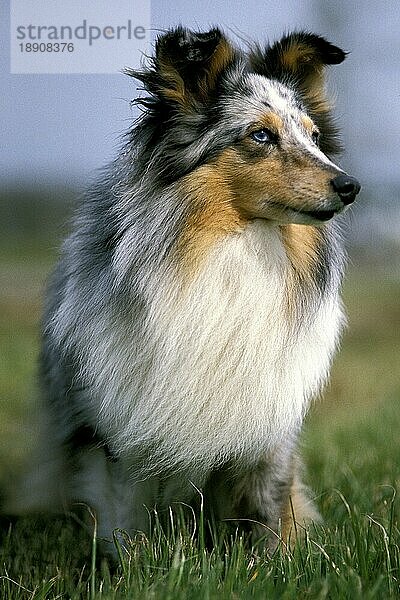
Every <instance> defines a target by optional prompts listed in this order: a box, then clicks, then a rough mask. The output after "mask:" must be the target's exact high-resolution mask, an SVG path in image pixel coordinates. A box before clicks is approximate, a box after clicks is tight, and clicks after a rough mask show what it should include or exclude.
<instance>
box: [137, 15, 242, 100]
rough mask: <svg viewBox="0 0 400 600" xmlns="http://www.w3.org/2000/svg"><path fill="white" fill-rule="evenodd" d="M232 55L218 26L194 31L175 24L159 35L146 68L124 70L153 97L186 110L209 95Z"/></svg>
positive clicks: (207, 98)
mask: <svg viewBox="0 0 400 600" xmlns="http://www.w3.org/2000/svg"><path fill="white" fill-rule="evenodd" d="M234 57H235V50H234V48H233V46H232V45H231V44H230V43H229V41H228V40H227V39H226V37H225V36H224V35H223V33H222V32H221V31H220V30H219V29H217V28H214V29H211V30H210V31H207V32H195V31H191V30H190V29H186V28H184V27H181V26H179V27H176V28H175V29H171V30H170V31H167V33H165V34H164V35H161V36H159V38H158V40H157V42H156V51H155V56H154V57H153V59H152V63H151V68H150V69H147V70H146V71H144V72H137V71H132V70H126V72H127V73H128V74H130V75H133V76H134V77H136V78H137V79H140V80H141V81H142V82H143V83H144V85H145V88H146V89H147V90H148V91H149V92H150V93H151V94H152V96H153V98H157V99H158V100H159V101H161V102H162V103H163V104H164V105H168V106H169V107H171V108H174V109H178V110H179V109H184V110H186V111H187V110H190V109H191V108H193V105H194V104H195V103H196V102H198V101H200V102H207V101H208V100H209V99H210V98H211V97H212V95H213V93H214V92H215V90H216V87H217V83H218V79H219V76H220V75H221V74H222V73H223V71H224V70H225V69H226V68H227V67H228V65H229V64H230V63H232V61H233V59H234Z"/></svg>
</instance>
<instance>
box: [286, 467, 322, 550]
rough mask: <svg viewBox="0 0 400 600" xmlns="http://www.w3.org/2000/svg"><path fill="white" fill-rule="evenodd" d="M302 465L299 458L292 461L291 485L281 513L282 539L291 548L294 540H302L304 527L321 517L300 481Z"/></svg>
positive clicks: (318, 520) (317, 521) (319, 519)
mask: <svg viewBox="0 0 400 600" xmlns="http://www.w3.org/2000/svg"><path fill="white" fill-rule="evenodd" d="M302 470H303V469H302V465H301V463H300V460H299V458H297V457H296V458H295V459H294V473H293V483H292V485H291V489H290V497H289V498H288V501H287V503H286V505H285V507H284V510H283V513H282V518H281V519H282V530H281V534H282V539H283V541H284V542H285V543H286V544H287V545H288V546H289V548H293V546H294V544H295V543H296V540H298V539H302V538H304V535H305V530H304V527H305V526H307V525H309V524H310V523H312V522H314V523H319V522H320V521H321V517H320V515H319V513H318V511H317V509H316V508H315V506H314V503H313V502H312V500H311V499H310V497H309V494H308V490H307V488H306V486H305V485H304V484H303V483H302V480H301V471H302Z"/></svg>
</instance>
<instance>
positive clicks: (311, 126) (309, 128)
mask: <svg viewBox="0 0 400 600" xmlns="http://www.w3.org/2000/svg"><path fill="white" fill-rule="evenodd" d="M301 122H302V123H303V127H304V128H305V129H306V130H307V131H308V132H310V133H312V132H313V131H314V129H315V126H314V123H313V121H312V120H311V119H310V117H308V116H307V115H302V116H301Z"/></svg>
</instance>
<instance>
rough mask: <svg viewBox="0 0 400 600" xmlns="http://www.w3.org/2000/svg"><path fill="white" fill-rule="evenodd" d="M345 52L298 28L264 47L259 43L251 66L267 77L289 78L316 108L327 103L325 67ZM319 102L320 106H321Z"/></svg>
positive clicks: (334, 62) (285, 81)
mask: <svg viewBox="0 0 400 600" xmlns="http://www.w3.org/2000/svg"><path fill="white" fill-rule="evenodd" d="M345 58H346V54H345V52H343V50H341V49H340V48H338V47H337V46H334V45H333V44H330V43H329V42H327V41H326V40H325V39H324V38H322V37H320V36H318V35H314V34H312V33H307V32H304V31H302V32H295V33H291V34H289V35H287V36H285V37H283V38H282V39H281V40H280V41H278V42H276V43H275V44H273V46H268V47H267V48H265V49H264V50H262V49H261V48H259V47H257V48H255V50H254V51H253V52H251V54H250V64H251V68H252V70H254V71H255V72H256V73H259V74H261V75H265V76H266V77H270V78H273V79H278V80H279V81H282V82H283V83H287V82H288V81H289V82H291V83H292V84H294V85H295V86H297V87H298V89H299V91H300V93H301V95H302V96H303V98H304V100H305V101H306V102H307V101H309V102H310V103H312V105H313V109H314V110H318V109H319V110H320V111H322V112H323V111H324V110H327V109H328V108H329V107H327V106H326V96H325V85H324V84H325V81H324V71H325V67H326V65H337V64H339V63H341V62H343V61H344V59H345ZM318 105H319V106H318Z"/></svg>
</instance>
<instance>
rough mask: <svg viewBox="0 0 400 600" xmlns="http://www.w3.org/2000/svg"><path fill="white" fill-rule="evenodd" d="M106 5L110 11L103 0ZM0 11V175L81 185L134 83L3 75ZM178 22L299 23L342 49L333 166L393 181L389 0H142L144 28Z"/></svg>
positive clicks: (125, 123)
mask: <svg viewBox="0 0 400 600" xmlns="http://www.w3.org/2000/svg"><path fill="white" fill-rule="evenodd" d="M26 2H30V0H26ZM94 3H95V2H94V1H93V2H92V3H91V4H92V5H93V4H94ZM109 6H110V11H112V7H113V3H111V2H110V3H109ZM0 11H1V15H0V16H1V20H0V21H1V39H2V46H1V47H2V53H1V55H2V56H1V60H2V64H1V77H2V81H1V90H2V91H1V98H0V102H1V117H2V127H1V129H2V140H1V141H2V149H1V156H0V179H1V181H2V182H3V183H5V182H7V183H14V182H25V183H26V182H28V183H29V182H31V183H32V184H41V183H45V182H46V181H57V182H59V183H61V184H68V183H69V182H72V183H76V182H78V183H79V184H81V183H82V182H84V181H86V180H87V179H88V178H89V177H92V176H93V174H94V172H95V170H96V169H97V168H99V167H101V166H102V165H103V164H104V163H106V162H107V161H109V160H110V159H111V158H112V157H113V156H114V155H115V152H116V149H117V147H118V140H119V136H120V135H121V134H122V133H123V132H124V130H125V129H127V128H128V127H129V125H130V123H131V121H132V119H133V118H134V117H135V114H136V113H135V112H134V111H132V109H131V107H130V104H129V101H130V99H132V98H133V97H135V95H136V83H135V82H134V81H133V80H131V79H130V78H128V77H126V76H124V75H121V74H115V75H99V74H81V75H66V74H62V75H60V74H52V75H36V74H35V75H21V74H19V75H11V74H10V56H9V38H10V33H9V27H10V21H9V7H7V1H4V0H2V2H1V9H0ZM110 14H112V13H111V12H110ZM178 23H183V24H184V25H187V26H189V27H193V28H196V29H198V28H200V29H202V28H204V29H208V28H209V27H210V25H214V24H217V25H220V26H222V27H223V28H225V30H226V31H227V32H228V33H229V32H236V34H238V36H240V35H243V36H244V37H246V38H253V39H257V40H260V41H261V40H266V39H267V38H268V39H270V40H273V39H276V38H277V37H279V36H280V35H281V34H282V33H283V32H284V31H287V30H290V29H293V28H296V29H299V28H301V29H308V30H311V31H315V32H317V33H320V34H322V35H324V36H325V37H327V38H328V39H329V40H330V41H332V42H334V43H335V44H337V45H339V46H341V47H342V48H344V49H345V50H347V51H349V52H350V54H349V56H348V58H347V60H346V61H345V63H344V64H343V65H340V66H338V67H334V68H332V69H331V70H330V83H331V87H332V88H333V89H334V90H336V95H337V114H338V117H339V120H340V122H341V123H342V126H343V130H344V140H345V143H346V145H347V153H346V155H345V156H344V157H343V159H342V164H343V166H344V167H345V168H346V169H347V170H349V172H352V173H354V174H355V175H357V176H358V177H359V178H360V179H361V180H362V181H363V182H372V183H374V182H380V181H384V182H386V183H391V182H392V183H394V184H399V183H400V175H399V140H400V110H399V109H400V77H399V73H400V70H399V65H400V33H399V32H400V11H399V4H398V2H397V1H390V0H389V1H385V2H381V3H379V2H378V3H376V2H374V3H372V2H371V3H370V2H368V1H367V2H362V1H360V2H351V1H348V0H335V2H319V1H316V0H297V1H287V2H285V1H284V0H280V1H279V0H278V1H275V0H273V1H268V0H256V1H253V2H251V1H247V2H245V1H243V0H242V1H240V2H239V1H231V2H230V1H221V0H212V1H202V0H198V1H197V2H188V1H187V0H173V1H172V0H168V1H162V0H153V1H152V2H151V26H152V28H154V29H164V28H167V27H170V26H174V25H177V24H178ZM232 35H234V33H232ZM237 40H238V43H240V40H239V38H237ZM124 59H125V60H124V61H123V64H121V68H122V67H124V66H126V65H129V62H130V61H129V56H126V57H124Z"/></svg>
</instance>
